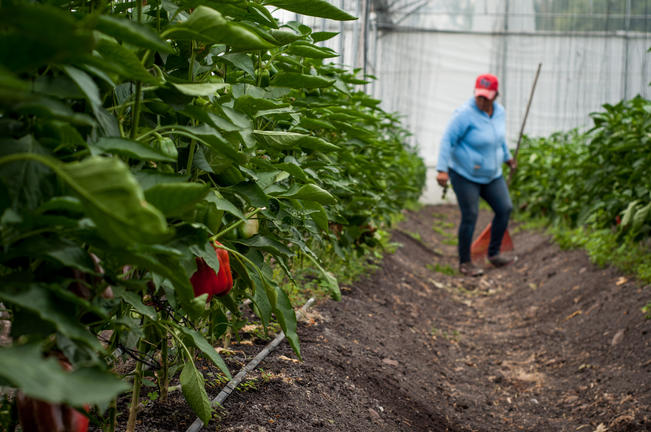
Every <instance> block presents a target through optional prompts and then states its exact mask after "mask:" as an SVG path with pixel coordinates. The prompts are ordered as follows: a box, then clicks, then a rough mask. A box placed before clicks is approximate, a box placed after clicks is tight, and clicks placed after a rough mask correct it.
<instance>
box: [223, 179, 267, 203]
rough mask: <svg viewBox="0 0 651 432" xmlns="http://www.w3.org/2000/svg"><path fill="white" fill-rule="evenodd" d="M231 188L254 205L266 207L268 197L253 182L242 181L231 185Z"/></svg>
mask: <svg viewBox="0 0 651 432" xmlns="http://www.w3.org/2000/svg"><path fill="white" fill-rule="evenodd" d="M231 190H232V191H233V192H235V193H237V194H238V195H240V196H241V197H242V198H244V199H245V200H246V201H247V202H248V203H249V204H251V205H252V206H254V207H266V206H267V205H268V204H269V197H268V196H267V194H266V193H265V192H264V191H263V190H262V188H260V186H258V184H257V183H255V182H242V183H238V184H236V185H234V186H231Z"/></svg>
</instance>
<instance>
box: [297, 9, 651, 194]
mask: <svg viewBox="0 0 651 432" xmlns="http://www.w3.org/2000/svg"><path fill="white" fill-rule="evenodd" d="M331 3H333V4H334V5H335V6H338V7H340V8H343V9H345V10H347V11H348V12H349V13H351V14H354V15H356V16H360V19H359V20H357V21H354V22H346V23H337V22H333V21H325V20H313V21H312V22H311V23H310V25H314V26H315V27H317V28H318V26H319V24H320V25H321V26H322V29H323V30H329V31H339V32H341V35H340V36H338V37H337V38H334V39H331V40H330V41H327V42H326V43H325V44H326V45H327V46H330V47H332V48H334V49H335V50H337V51H340V52H342V53H343V55H342V57H341V58H340V59H339V60H338V62H340V63H342V64H345V65H348V66H351V67H359V68H360V69H363V70H365V71H366V72H367V73H369V74H372V75H374V76H376V77H377V78H378V79H377V81H376V82H374V83H373V84H371V85H368V86H366V91H368V92H370V93H371V94H372V95H373V96H374V97H376V98H378V99H381V100H382V105H381V106H382V108H383V109H385V110H386V111H390V112H398V113H399V114H401V115H402V117H403V121H404V124H405V125H406V127H407V129H409V130H410V131H411V132H412V133H413V136H412V137H411V138H410V139H411V143H412V144H413V145H416V146H418V147H419V149H420V153H421V155H422V156H423V158H424V159H425V161H426V163H427V166H428V182H427V188H426V191H425V193H424V195H423V197H422V201H423V202H427V203H435V202H440V200H441V188H440V187H439V186H438V185H436V183H435V177H436V171H435V164H436V160H437V157H438V148H439V142H440V139H441V136H442V134H443V131H444V129H445V127H446V124H447V122H448V120H449V118H450V116H451V115H452V112H453V111H454V109H455V108H456V107H457V106H459V105H461V104H463V103H464V102H465V101H466V100H468V99H469V98H470V97H472V92H473V87H474V81H475V78H476V76H477V75H479V74H482V73H493V74H495V75H497V76H498V77H499V78H500V96H499V99H498V101H499V102H500V103H502V104H503V105H504V106H505V108H506V112H507V142H508V144H509V146H510V147H512V148H513V147H515V144H516V141H517V138H518V134H519V131H520V127H521V123H522V120H523V116H524V111H525V108H526V105H527V100H528V97H529V93H530V91H531V86H532V83H533V80H534V76H535V71H536V68H537V66H538V63H542V64H543V66H542V72H541V76H540V79H539V81H538V87H537V89H536V93H535V95H534V98H533V103H532V106H531V111H530V114H529V118H528V120H527V125H526V128H525V134H527V135H530V136H546V135H549V134H551V133H553V132H556V131H566V130H570V129H573V128H580V129H583V130H586V129H588V128H589V127H591V125H592V122H591V119H590V117H589V114H590V113H591V112H594V111H598V110H600V109H601V106H602V105H603V104H605V103H616V102H618V101H620V100H622V99H624V98H631V97H633V96H635V95H637V94H641V95H642V96H644V97H647V98H649V97H650V96H651V87H649V82H650V81H651V65H650V64H649V60H650V57H651V53H649V52H648V49H649V47H650V46H651V0H633V1H632V0H620V1H615V2H612V1H610V2H607V1H605V0H602V1H600V0H592V1H589V2H561V1H558V0H536V1H534V0H518V1H507V0H436V1H435V0H431V1H414V0H392V1H386V0H359V1H353V0H346V1H343V0H333V1H332V2H331ZM367 3H368V5H367ZM579 3H580V4H579ZM414 5H415V6H414ZM580 6H581V7H583V8H584V9H579V7H580ZM563 8H564V9H563ZM367 10H368V12H369V13H366V14H365V11H367ZM296 18H297V19H307V20H309V18H306V17H299V16H298V15H297V16H296ZM447 196H448V200H453V199H454V194H448V195H447Z"/></svg>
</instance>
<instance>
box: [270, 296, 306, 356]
mask: <svg viewBox="0 0 651 432" xmlns="http://www.w3.org/2000/svg"><path fill="white" fill-rule="evenodd" d="M268 290H273V293H272V294H271V296H269V291H267V296H269V297H270V298H272V297H273V300H272V302H271V304H272V305H273V309H274V314H275V315H276V319H278V323H279V324H280V328H282V329H283V332H284V333H285V337H286V338H287V340H288V341H289V345H290V346H291V347H292V349H293V350H294V352H295V353H296V355H297V356H298V358H299V359H300V360H302V357H301V347H300V343H299V341H298V335H297V334H296V313H295V312H294V309H293V308H292V305H291V303H290V302H289V298H288V297H287V294H286V293H285V291H283V290H282V289H281V288H280V287H279V286H277V285H274V286H270V287H269V288H268Z"/></svg>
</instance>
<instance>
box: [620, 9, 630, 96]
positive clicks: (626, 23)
mask: <svg viewBox="0 0 651 432" xmlns="http://www.w3.org/2000/svg"><path fill="white" fill-rule="evenodd" d="M630 30H631V0H626V18H625V20H624V97H623V98H622V99H627V98H628V78H629V77H628V70H629V64H628V63H629V54H628V45H629V32H630Z"/></svg>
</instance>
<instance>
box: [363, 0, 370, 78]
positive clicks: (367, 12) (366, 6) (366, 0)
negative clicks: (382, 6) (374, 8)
mask: <svg viewBox="0 0 651 432" xmlns="http://www.w3.org/2000/svg"><path fill="white" fill-rule="evenodd" d="M370 15H371V1H370V0H364V53H363V64H362V68H363V69H362V70H363V72H364V75H363V76H366V66H367V65H366V63H367V58H368V18H369V16H370Z"/></svg>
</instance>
